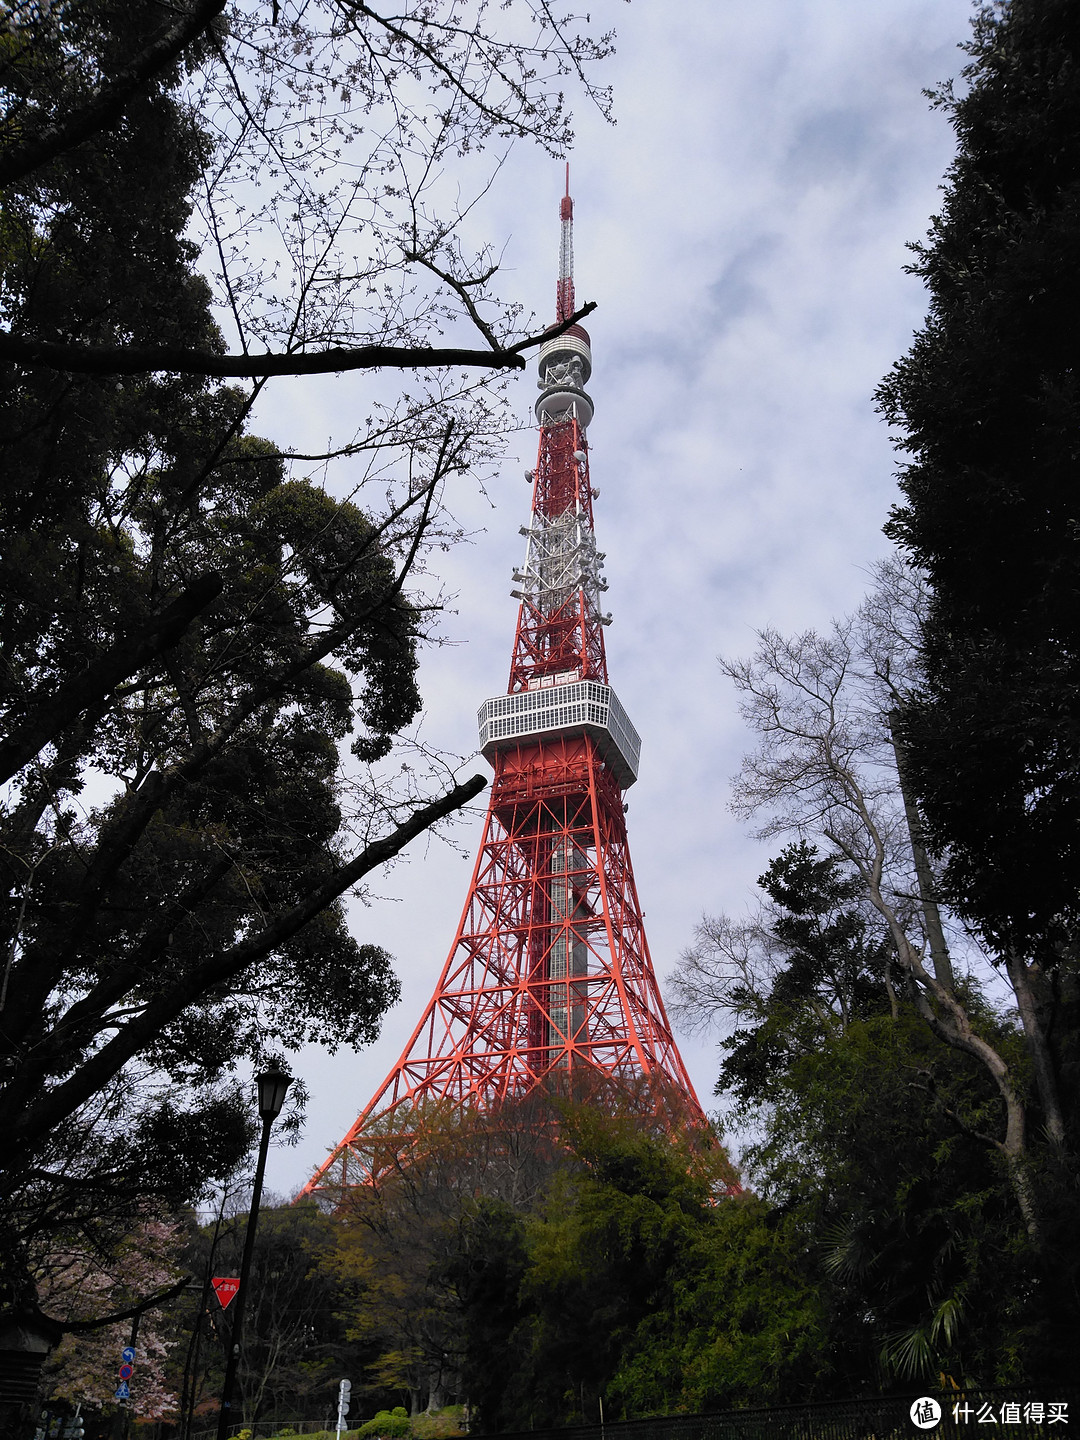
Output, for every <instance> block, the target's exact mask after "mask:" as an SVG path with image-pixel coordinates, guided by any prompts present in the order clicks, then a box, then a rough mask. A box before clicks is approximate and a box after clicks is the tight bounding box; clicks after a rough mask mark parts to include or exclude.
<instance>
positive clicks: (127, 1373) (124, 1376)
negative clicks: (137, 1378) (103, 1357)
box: [117, 1365, 135, 1380]
mask: <svg viewBox="0 0 1080 1440" xmlns="http://www.w3.org/2000/svg"><path fill="white" fill-rule="evenodd" d="M117 1374H118V1375H119V1376H120V1379H121V1380H130V1379H131V1377H132V1375H134V1374H135V1366H134V1365H121V1366H120V1369H119V1370H118V1371H117Z"/></svg>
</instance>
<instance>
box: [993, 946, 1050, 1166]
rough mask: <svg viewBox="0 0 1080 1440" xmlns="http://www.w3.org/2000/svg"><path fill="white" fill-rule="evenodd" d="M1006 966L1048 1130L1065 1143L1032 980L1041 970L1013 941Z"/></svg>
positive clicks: (1047, 1045)
mask: <svg viewBox="0 0 1080 1440" xmlns="http://www.w3.org/2000/svg"><path fill="white" fill-rule="evenodd" d="M1005 966H1006V969H1007V970H1008V972H1009V979H1010V980H1011V982H1012V988H1013V994H1014V995H1015V996H1016V1004H1017V1008H1018V1009H1019V1011H1020V1020H1021V1023H1022V1024H1023V1026H1024V1038H1025V1040H1026V1041H1027V1045H1028V1051H1029V1053H1030V1055H1031V1065H1032V1069H1033V1071H1034V1073H1035V1086H1036V1089H1037V1090H1038V1092H1039V1100H1040V1102H1041V1104H1042V1109H1043V1116H1044V1118H1045V1121H1046V1133H1047V1134H1048V1135H1049V1136H1050V1139H1051V1140H1052V1141H1053V1142H1054V1144H1055V1145H1063V1144H1064V1143H1065V1117H1064V1115H1063V1113H1062V1109H1061V1097H1060V1095H1059V1093H1058V1084H1057V1076H1056V1075H1055V1074H1054V1060H1053V1056H1052V1055H1051V1054H1050V1046H1049V1043H1048V1042H1047V1038H1046V1026H1045V1025H1044V1024H1043V1017H1042V1014H1041V1013H1040V1012H1041V1009H1042V1007H1041V1006H1040V1005H1039V1003H1038V1001H1037V999H1036V996H1035V987H1034V985H1033V984H1032V976H1033V973H1035V974H1039V973H1040V972H1039V970H1038V967H1037V966H1035V965H1032V966H1030V967H1029V966H1028V965H1027V963H1026V962H1025V960H1024V957H1023V956H1022V955H1018V954H1017V952H1016V951H1015V950H1014V949H1013V948H1012V946H1011V945H1010V946H1009V948H1008V949H1007V950H1006V952H1005Z"/></svg>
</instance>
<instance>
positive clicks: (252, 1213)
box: [217, 1060, 293, 1440]
mask: <svg viewBox="0 0 1080 1440" xmlns="http://www.w3.org/2000/svg"><path fill="white" fill-rule="evenodd" d="M292 1082H293V1077H292V1076H291V1075H287V1074H286V1073H285V1071H284V1070H282V1069H281V1067H280V1065H278V1063H277V1061H276V1060H275V1061H273V1062H272V1063H271V1065H270V1068H269V1069H267V1070H264V1071H263V1073H262V1074H261V1075H256V1076H255V1083H256V1085H257V1086H258V1087H259V1116H260V1118H261V1120H262V1124H263V1128H262V1138H261V1139H260V1141H259V1162H258V1164H257V1165H256V1166H255V1186H254V1189H253V1190H252V1192H251V1209H250V1210H249V1212H248V1221H247V1231H246V1232H245V1234H244V1257H243V1259H242V1260H241V1262H240V1288H239V1290H238V1291H237V1292H236V1299H235V1300H234V1301H233V1304H234V1305H235V1306H236V1310H235V1313H234V1316H233V1325H232V1343H231V1345H230V1346H229V1358H228V1361H227V1362H226V1365H225V1384H224V1385H223V1386H222V1388H221V1410H220V1412H219V1414H218V1428H217V1440H226V1437H227V1435H228V1430H229V1422H230V1420H231V1419H232V1392H233V1387H234V1385H235V1384H236V1370H237V1366H238V1365H239V1363H240V1344H241V1341H242V1340H243V1336H244V1309H245V1307H246V1305H247V1292H248V1274H249V1273H250V1270H251V1254H252V1251H253V1250H254V1248H255V1227H256V1226H257V1225H258V1223H259V1201H260V1200H261V1199H262V1187H263V1174H264V1173H265V1170H266V1152H267V1151H268V1150H269V1148H270V1127H271V1125H273V1123H274V1121H275V1120H276V1119H277V1117H278V1116H279V1115H280V1114H281V1107H282V1106H283V1105H284V1104H285V1092H286V1091H287V1090H288V1088H289V1086H290V1085H291V1084H292Z"/></svg>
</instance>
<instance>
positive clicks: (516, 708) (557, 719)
mask: <svg viewBox="0 0 1080 1440" xmlns="http://www.w3.org/2000/svg"><path fill="white" fill-rule="evenodd" d="M544 679H545V680H546V679H547V677H546V676H545V677H544ZM534 685H535V688H533V686H530V688H529V689H528V690H518V691H516V692H515V693H514V694H513V695H496V696H495V697H494V698H493V699H491V700H485V701H484V703H483V705H481V706H480V709H479V710H478V712H477V720H478V722H479V725H480V750H481V753H482V754H483V756H484V759H485V760H488V761H491V760H492V758H493V756H494V755H495V754H496V753H497V752H498V751H499V750H505V749H508V748H509V747H510V746H512V745H516V744H518V743H519V742H520V741H522V740H530V739H535V738H536V737H538V736H541V735H589V736H591V738H592V739H593V740H594V741H595V742H596V746H597V749H598V750H599V751H600V757H601V759H602V760H603V761H604V763H605V765H607V767H608V769H609V770H611V771H612V773H613V774H614V776H615V779H616V781H617V782H618V785H619V789H620V790H627V789H629V787H630V786H631V785H632V784H633V783H634V781H635V780H636V779H637V775H638V764H639V762H640V759H641V737H640V736H639V735H638V733H637V731H636V730H635V729H634V727H633V725H631V723H630V719H629V716H628V715H627V713H626V711H625V710H624V709H623V707H622V705H621V704H620V702H619V697H618V696H617V695H616V694H615V691H614V690H612V688H611V686H610V685H601V684H600V683H599V682H598V681H596V680H579V679H577V678H574V679H568V680H564V679H562V678H561V677H560V676H558V675H556V676H554V677H553V679H552V680H551V681H550V682H549V683H548V684H544V683H543V681H541V682H540V683H539V684H536V683H535V682H534Z"/></svg>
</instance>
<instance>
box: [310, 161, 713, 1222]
mask: <svg viewBox="0 0 1080 1440" xmlns="http://www.w3.org/2000/svg"><path fill="white" fill-rule="evenodd" d="M559 215H560V220H561V226H562V235H561V243H560V254H559V289H558V302H557V315H556V325H558V324H559V323H561V322H563V321H565V320H567V319H568V318H569V317H570V316H571V315H572V314H573V313H574V291H573V232H572V227H573V201H572V200H571V198H570V174H569V166H567V182H566V194H565V195H564V196H563V199H562V202H561V204H560V207H559ZM552 328H555V327H554V326H553V327H552ZM539 372H540V373H539V381H538V383H539V387H540V395H539V398H538V399H537V401H536V405H535V413H536V418H537V421H538V423H539V427H540V443H539V450H538V454H537V461H536V468H535V470H530V471H528V472H527V478H528V479H529V480H530V481H531V482H532V515H531V518H530V523H529V524H528V525H527V526H523V527H522V530H521V533H522V535H523V536H524V537H525V559H524V561H523V563H522V566H521V569H520V570H516V571H515V572H514V582H515V585H516V588H515V589H514V590H512V591H511V594H512V595H513V596H515V598H517V600H518V601H519V607H518V621H517V630H516V633H515V638H514V651H513V657H512V660H511V665H510V679H509V684H508V686H507V691H506V693H505V694H504V695H497V696H495V697H493V698H492V699H489V700H485V701H484V703H483V705H481V707H480V710H479V714H478V720H479V728H480V749H481V752H482V753H483V755H484V757H485V758H486V759H487V760H488V761H489V762H490V764H491V766H492V768H493V769H494V772H495V774H494V778H493V780H492V785H491V794H490V801H489V805H488V812H487V819H486V821H485V824H484V833H483V838H482V840H481V842H480V850H479V853H478V855H477V858H476V864H475V867H474V869H473V875H472V881H471V883H470V886H469V894H468V897H467V898H466V901H465V909H464V911H463V913H462V916H461V921H460V924H459V925H458V930H457V934H456V935H455V937H454V941H453V944H452V945H451V947H450V954H449V956H448V957H447V961H446V964H445V966H444V967H443V971H442V974H441V976H440V977H439V980H438V983H437V984H436V987H435V993H434V995H433V996H432V998H431V1001H430V1003H429V1004H428V1007H427V1009H426V1010H425V1011H424V1014H423V1015H422V1016H421V1018H420V1022H419V1024H418V1025H417V1027H416V1029H415V1030H414V1031H413V1034H412V1037H411V1039H410V1040H409V1043H408V1045H407V1046H406V1047H405V1051H404V1053H403V1054H402V1056H401V1058H400V1060H399V1061H398V1062H397V1064H396V1065H395V1066H394V1068H393V1069H392V1070H391V1072H390V1074H389V1075H388V1076H387V1078H386V1080H385V1082H384V1083H383V1085H382V1086H381V1088H380V1089H379V1090H378V1091H377V1092H376V1094H375V1095H374V1096H373V1097H372V1099H371V1101H370V1102H369V1104H368V1105H367V1106H366V1107H365V1109H364V1111H363V1113H362V1114H361V1115H360V1118H359V1119H358V1120H357V1122H356V1124H355V1125H354V1126H353V1128H352V1130H350V1132H349V1134H348V1135H346V1137H345V1138H344V1140H343V1141H342V1142H341V1143H340V1145H338V1146H337V1147H336V1149H335V1150H334V1151H333V1153H332V1154H331V1156H330V1158H329V1159H328V1160H327V1162H326V1164H325V1165H324V1166H323V1167H322V1168H321V1169H320V1170H319V1171H318V1173H317V1174H316V1175H315V1176H314V1177H313V1179H312V1180H311V1181H310V1182H309V1184H308V1186H307V1187H306V1188H307V1192H312V1191H320V1192H325V1193H327V1194H328V1195H333V1194H340V1193H341V1191H342V1189H343V1187H346V1186H348V1185H349V1184H352V1183H357V1182H359V1181H362V1180H366V1179H368V1178H370V1177H371V1176H372V1175H378V1174H379V1173H381V1172H382V1170H383V1169H385V1168H386V1167H387V1166H388V1165H389V1164H390V1163H392V1157H396V1156H398V1155H400V1154H401V1152H402V1151H403V1150H407V1149H408V1148H409V1146H411V1145H412V1144H414V1143H415V1142H416V1139H417V1136H418V1135H419V1134H420V1132H421V1130H422V1127H423V1123H424V1120H423V1117H424V1114H425V1113H426V1107H428V1106H433V1107H434V1111H433V1113H436V1114H439V1115H445V1114H446V1113H447V1107H449V1108H450V1110H451V1111H454V1110H457V1111H468V1112H471V1113H474V1114H491V1113H494V1112H497V1111H498V1109H499V1108H500V1107H501V1106H504V1105H505V1104H506V1103H507V1102H511V1101H513V1100H515V1099H520V1098H523V1097H525V1096H527V1095H529V1094H530V1093H532V1092H534V1091H536V1090H550V1089H553V1088H554V1089H562V1088H565V1087H567V1086H569V1087H571V1088H572V1090H573V1092H574V1093H582V1088H583V1087H584V1091H585V1093H592V1094H594V1095H595V1096H597V1097H598V1098H599V1103H603V1099H602V1096H603V1095H604V1093H605V1092H606V1093H607V1094H608V1095H609V1096H610V1094H611V1092H612V1091H615V1092H617V1093H618V1094H620V1095H621V1096H622V1097H623V1098H624V1099H636V1103H638V1104H639V1105H643V1106H645V1107H646V1108H647V1109H648V1111H649V1113H651V1115H652V1116H653V1117H654V1119H655V1120H656V1121H657V1122H658V1123H661V1124H664V1125H666V1126H668V1127H669V1128H672V1127H676V1126H684V1125H686V1124H690V1125H695V1126H701V1127H704V1116H703V1114H702V1111H701V1107H700V1105H699V1103H698V1100H697V1096H696V1095H695V1094H694V1088H693V1085H692V1084H691V1082H690V1078H689V1076H688V1075H687V1073H686V1069H685V1067H684V1065H683V1062H682V1059H681V1057H680V1055H679V1052H678V1049H677V1048H676V1045H675V1041H674V1039H673V1037H672V1034H671V1029H670V1026H669V1024H668V1020H667V1016H666V1014H665V1012H664V1003H663V1000H662V999H661V997H660V991H659V987H658V986H657V983H656V975H655V973H654V971H653V965H652V960H651V959H650V956H649V948H648V942H647V941H646V938H645V928H644V922H643V916H642V910H641V905H640V902H639V900H638V896H637V888H636V886H635V883H634V875H633V869H632V867H631V863H630V849H629V844H628V842H627V835H626V818H625V808H626V807H625V806H624V804H623V792H624V791H625V790H627V789H628V788H629V786H631V785H632V784H633V783H634V781H635V780H636V779H637V773H638V761H639V753H640V748H641V747H640V740H639V738H638V734H637V731H636V730H635V729H634V727H633V725H632V724H631V722H630V719H629V717H628V716H627V714H626V711H625V710H624V709H623V707H622V705H621V703H620V702H619V698H618V696H617V695H616V694H615V691H614V690H613V689H612V688H611V686H610V684H609V683H608V673H607V657H606V653H605V648H604V627H605V626H606V625H607V624H609V623H610V621H611V616H610V615H608V614H605V613H604V612H603V609H602V605H601V599H602V595H603V592H604V591H605V590H606V589H607V582H606V581H605V580H604V579H603V576H602V573H601V569H602V562H603V559H604V556H603V554H602V552H600V551H598V550H597V548H596V541H595V538H594V534H593V500H594V499H595V498H596V496H597V494H598V493H599V492H598V491H596V490H594V489H593V488H592V485H591V482H590V479H589V448H588V442H587V439H586V431H587V429H588V426H589V424H590V422H591V421H592V418H593V402H592V400H591V399H590V397H589V396H588V394H587V393H586V391H585V388H584V387H585V384H586V383H587V381H588V379H589V376H590V374H591V372H592V346H591V342H590V339H589V335H588V332H587V331H586V330H585V329H584V328H583V327H582V326H580V325H572V326H570V327H569V328H568V329H567V330H566V331H564V332H563V333H562V334H561V335H558V336H554V337H552V338H551V339H549V340H546V341H545V342H544V343H543V344H542V345H541V347H540V355H539ZM732 1188H733V1189H737V1188H738V1187H737V1184H736V1182H735V1181H734V1179H733V1180H732Z"/></svg>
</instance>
